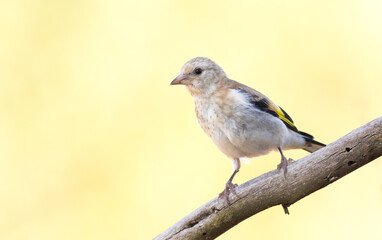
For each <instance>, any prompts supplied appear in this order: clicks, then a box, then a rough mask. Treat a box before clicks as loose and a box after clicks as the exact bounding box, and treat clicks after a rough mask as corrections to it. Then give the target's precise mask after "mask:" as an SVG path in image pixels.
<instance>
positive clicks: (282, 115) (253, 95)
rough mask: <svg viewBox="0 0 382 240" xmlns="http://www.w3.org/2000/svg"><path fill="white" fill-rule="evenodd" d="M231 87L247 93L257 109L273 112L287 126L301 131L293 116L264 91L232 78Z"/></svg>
mask: <svg viewBox="0 0 382 240" xmlns="http://www.w3.org/2000/svg"><path fill="white" fill-rule="evenodd" d="M229 85H230V86H229V87H230V88H232V89H237V90H238V91H240V92H242V93H243V94H247V95H248V96H249V99H250V103H251V104H252V105H253V106H254V107H255V108H257V109H259V110H261V111H264V112H267V113H269V114H271V115H272V116H274V117H277V118H278V119H280V120H281V121H283V123H284V124H285V126H287V127H288V128H289V129H291V130H292V131H295V132H297V133H300V132H299V131H298V130H297V128H296V126H295V125H294V123H293V120H292V118H291V117H290V116H289V115H288V113H286V112H285V111H284V110H283V109H282V108H281V107H279V106H277V105H276V104H274V103H273V102H272V101H271V100H270V99H269V98H267V97H266V96H265V95H263V94H262V93H260V92H258V91H256V90H255V89H252V88H250V87H248V86H245V85H243V84H241V83H238V82H236V81H233V80H231V81H230V84H229Z"/></svg>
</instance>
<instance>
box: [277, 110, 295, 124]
mask: <svg viewBox="0 0 382 240" xmlns="http://www.w3.org/2000/svg"><path fill="white" fill-rule="evenodd" d="M275 112H276V113H277V116H278V118H280V119H281V120H282V121H283V122H285V123H287V124H289V125H290V126H291V127H296V126H295V125H294V124H293V122H292V121H290V120H289V119H288V118H286V117H285V114H284V112H283V111H282V110H281V109H278V110H276V111H275Z"/></svg>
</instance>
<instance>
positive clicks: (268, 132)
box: [196, 102, 287, 158]
mask: <svg viewBox="0 0 382 240" xmlns="http://www.w3.org/2000/svg"><path fill="white" fill-rule="evenodd" d="M224 110H225V109H224V108H219V107H218V106H217V105H215V104H213V103H211V102H210V104H209V107H200V108H199V106H198V104H196V114H197V119H198V123H199V125H200V127H201V128H202V129H203V130H204V132H205V133H206V134H207V135H208V136H209V137H210V138H211V139H212V140H213V142H214V143H215V144H216V146H217V147H218V148H219V150H220V151H222V152H223V153H224V154H225V155H227V156H228V157H230V158H241V157H256V156H260V155H264V154H267V153H268V152H270V151H273V150H277V147H278V146H281V145H282V138H281V136H282V135H283V132H284V131H287V130H286V127H285V126H284V125H283V124H282V122H281V121H280V120H278V119H276V118H274V117H273V116H271V115H270V114H268V113H262V112H254V111H252V110H250V112H248V111H249V110H248V109H235V110H237V112H235V110H234V111H231V113H232V114H227V113H226V112H224ZM230 110H233V109H230ZM253 114H256V115H253Z"/></svg>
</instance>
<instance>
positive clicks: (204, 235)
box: [155, 117, 382, 240]
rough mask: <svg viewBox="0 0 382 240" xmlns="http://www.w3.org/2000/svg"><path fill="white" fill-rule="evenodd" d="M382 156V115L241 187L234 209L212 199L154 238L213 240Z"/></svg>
mask: <svg viewBox="0 0 382 240" xmlns="http://www.w3.org/2000/svg"><path fill="white" fill-rule="evenodd" d="M381 155H382V117H380V118H377V119H375V120H373V121H371V122H369V123H368V124H366V125H364V126H362V127H360V128H358V129H356V130H354V131H352V132H350V133H349V134H347V135H345V136H344V137H342V138H340V139H339V140H337V141H335V142H333V143H331V144H329V145H328V146H326V147H325V148H322V149H320V150H318V151H317V152H314V153H312V154H310V155H308V156H306V157H304V158H301V159H300V160H298V161H295V162H293V163H291V164H289V165H288V174H287V178H284V175H283V173H282V172H280V171H277V170H273V171H270V172H268V173H265V174H263V175H261V176H259V177H257V178H255V179H252V180H250V181H248V182H246V183H244V184H242V185H240V186H238V187H237V188H236V193H237V195H236V196H235V195H233V194H231V196H230V198H231V205H230V206H227V205H226V203H225V201H218V200H217V198H214V199H212V200H211V201H209V202H208V203H206V204H204V205H203V206H201V207H200V208H198V209H196V210H195V211H193V212H192V213H190V214H189V215H187V216H186V217H184V218H183V219H181V220H180V221H179V222H177V223H176V224H174V225H173V226H171V227H170V228H168V229H167V230H166V231H164V232H163V233H161V234H160V235H159V236H157V237H156V238H155V240H162V239H214V238H216V237H218V236H219V235H221V234H222V233H224V232H225V231H227V230H228V229H230V228H232V227H233V226H235V225H236V224H238V223H239V222H241V221H243V220H245V219H246V218H249V217H251V216H253V215H255V214H256V213H258V212H261V211H263V210H265V209H267V208H270V207H273V206H276V205H282V206H283V207H284V210H285V211H286V212H287V207H288V206H290V205H291V204H293V203H295V202H297V201H298V200H300V199H302V198H304V197H306V196H308V195H309V194H311V193H313V192H315V191H317V190H319V189H321V188H323V187H325V186H327V185H329V184H331V183H333V182H335V181H337V180H338V179H340V178H341V177H343V176H345V175H346V174H348V173H350V172H352V171H354V170H356V169H358V168H360V167H361V166H363V165H365V164H366V163H369V162H371V161H372V160H374V159H376V158H378V157H380V156H381Z"/></svg>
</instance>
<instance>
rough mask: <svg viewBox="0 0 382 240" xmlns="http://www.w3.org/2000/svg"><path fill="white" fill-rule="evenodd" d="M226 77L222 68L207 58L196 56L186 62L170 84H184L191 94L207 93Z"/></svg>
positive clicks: (213, 89)
mask: <svg viewBox="0 0 382 240" xmlns="http://www.w3.org/2000/svg"><path fill="white" fill-rule="evenodd" d="M225 79H226V74H225V73H224V71H223V69H222V68H221V67H220V66H219V65H217V64H216V63H215V62H213V61H212V60H211V59H209V58H205V57H196V58H193V59H191V60H189V61H188V62H186V63H185V64H184V65H183V67H182V70H181V72H180V74H179V75H178V76H177V77H176V78H175V79H174V80H173V81H172V82H171V85H179V84H181V85H185V86H186V87H187V89H188V90H189V91H190V93H191V94H192V95H195V94H203V95H209V94H211V93H212V92H214V91H215V90H216V89H217V88H218V86H219V84H220V83H222V81H224V80H225Z"/></svg>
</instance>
